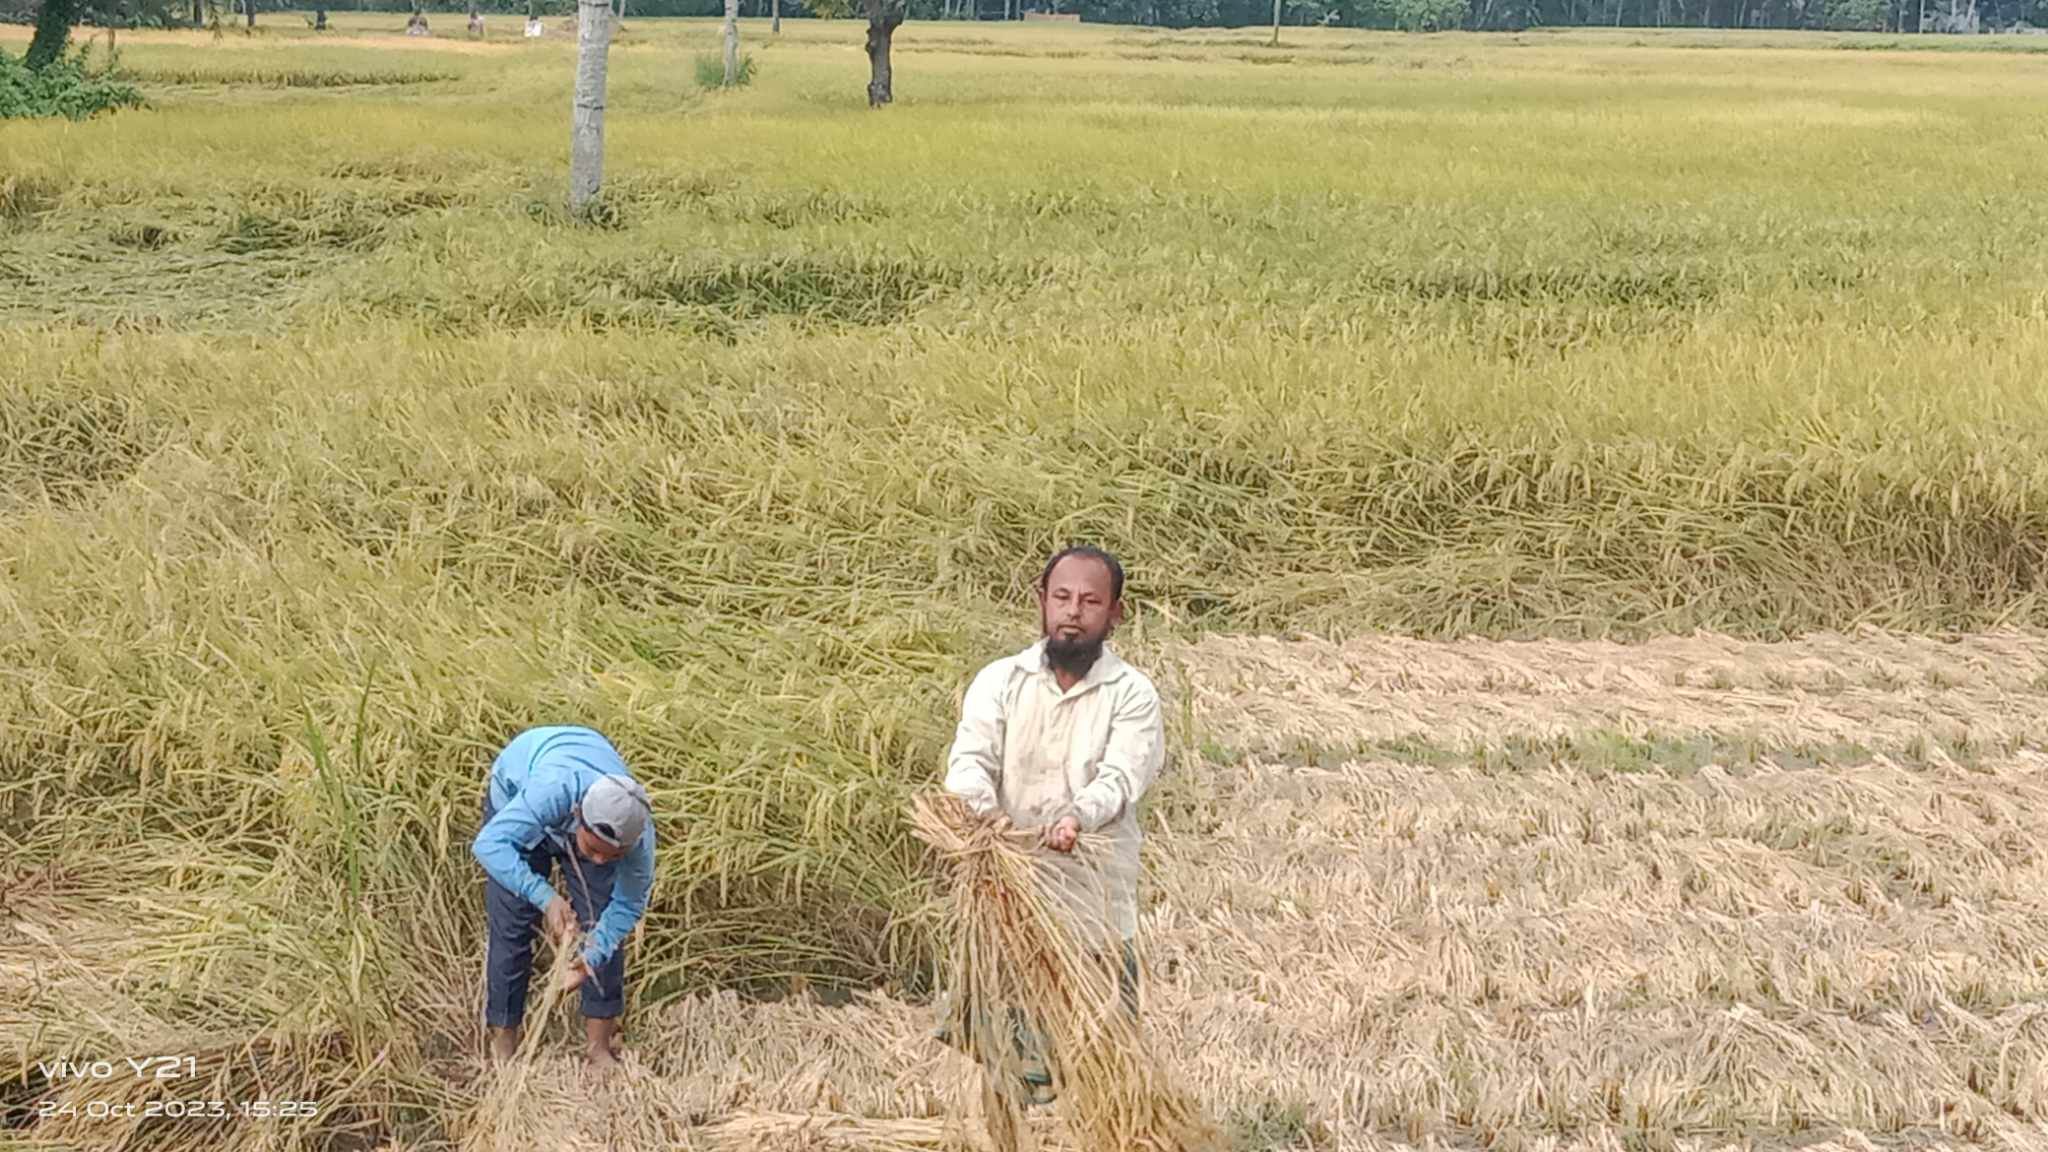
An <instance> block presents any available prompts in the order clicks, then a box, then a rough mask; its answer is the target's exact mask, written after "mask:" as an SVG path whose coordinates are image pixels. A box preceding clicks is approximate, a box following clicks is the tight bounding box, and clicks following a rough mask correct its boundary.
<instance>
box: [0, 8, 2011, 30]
mask: <svg viewBox="0 0 2048 1152" xmlns="http://www.w3.org/2000/svg"><path fill="white" fill-rule="evenodd" d="M52 2H53V3H62V2H64V0H52ZM739 2H740V15H741V16H742V17H744V18H754V17H759V18H767V17H768V16H769V15H770V7H771V4H772V3H773V2H774V0H739ZM70 3H72V4H74V5H75V6H76V8H77V9H78V16H79V18H80V19H81V20H82V21H83V22H84V23H88V24H92V25H96V26H105V25H107V24H114V25H116V26H120V27H178V26H181V25H189V24H191V23H192V22H193V21H194V20H195V19H202V20H203V19H205V18H206V17H205V15H204V13H205V11H206V10H207V6H208V5H215V6H218V7H220V8H221V9H222V10H224V11H230V12H232V13H233V14H235V15H237V16H242V15H244V14H246V13H247V12H248V6H247V4H245V3H244V0H205V2H204V3H203V4H202V5H201V6H200V7H199V8H198V9H196V11H198V12H199V13H201V14H200V15H198V16H195V15H194V13H195V8H194V6H193V4H192V0H70ZM249 3H252V4H253V6H254V9H255V12H256V13H263V12H285V11H296V10H299V9H302V8H306V7H309V0H296V2H294V0H249ZM38 7H39V5H37V4H36V3H35V2H34V0H0V19H11V20H16V21H21V22H27V21H29V20H32V19H33V18H34V16H35V14H36V11H37V9H38ZM623 7H624V17H625V18H626V19H629V20H630V19H632V18H633V17H635V16H643V17H647V16H700V17H703V16H712V17H716V16H723V15H724V14H725V12H724V8H725V0H624V5H623ZM326 8H327V10H328V11H331V12H349V11H366V12H400V13H402V12H410V11H413V10H415V9H423V10H425V11H427V12H468V11H471V10H473V9H475V10H481V11H483V12H487V13H517V14H520V15H525V14H526V13H527V12H529V11H535V12H537V13H539V14H541V15H550V16H573V15H574V14H575V13H576V0H479V2H478V3H476V4H474V5H472V4H471V3H470V2H469V0H422V2H420V3H415V2H414V0H348V2H343V3H334V4H328V5H326ZM1280 8H1281V13H1280V19H1281V23H1283V24H1287V25H1293V26H1301V25H1316V24H1329V25H1332V26H1334V27H1339V28H1374V29H1389V30H1402V31H1446V30H1451V29H1467V30H1472V31H1513V30H1523V29H1531V28H1574V27H1596V28H1616V27H1618V28H1780V29H1810V30H1816V31H1818V30H1837V31H1852V30H1865V31H1873V32H1905V33H1919V32H1929V33H1935V32H1969V31H1984V32H1991V31H2004V30H2007V29H2010V28H2013V27H2015V26H2022V27H2029V26H2030V27H2034V28H2048V0H1281V5H1280ZM780 9H781V12H780V14H781V15H782V16H784V17H788V18H791V19H807V18H821V17H822V18H828V19H829V18H837V17H859V16H864V15H865V14H866V13H865V10H864V5H863V4H862V3H861V0H781V3H780ZM903 11H904V16H905V17H906V18H908V19H911V20H942V19H967V20H976V19H979V20H1002V19H1006V18H1009V19H1016V18H1019V17H1021V16H1022V15H1023V14H1024V13H1026V12H1060V13H1068V14H1074V15H1078V16H1079V17H1080V18H1081V19H1082V20H1083V21H1087V22H1095V23H1105V24H1136V25H1149V26H1153V27H1162V28H1244V27H1254V26H1259V27H1265V26H1270V25H1271V24H1272V23H1273V3H1272V0H908V2H907V4H905V5H903Z"/></svg>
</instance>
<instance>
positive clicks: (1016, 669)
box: [942, 547, 1166, 1103]
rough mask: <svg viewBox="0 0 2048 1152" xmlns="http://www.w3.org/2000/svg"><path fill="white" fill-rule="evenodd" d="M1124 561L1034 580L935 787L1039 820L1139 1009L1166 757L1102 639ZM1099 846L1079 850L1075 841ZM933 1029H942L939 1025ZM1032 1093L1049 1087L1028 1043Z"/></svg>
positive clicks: (1129, 671) (1161, 737) (1081, 920)
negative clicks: (1146, 845)
mask: <svg viewBox="0 0 2048 1152" xmlns="http://www.w3.org/2000/svg"><path fill="white" fill-rule="evenodd" d="M1123 595H1124V570H1123V566H1122V565H1120V564H1118V563H1117V560H1116V558H1115V557H1114V556H1111V555H1110V554H1109V553H1107V552H1104V551H1102V550H1100V549H1097V548H1088V547H1075V548H1068V549H1066V550H1065V551H1063V552H1061V553H1059V554H1058V555H1056V556H1054V557H1053V558H1052V560H1051V561H1050V562H1048V563H1047V564H1046V566H1045V571H1044V572H1043V573H1041V574H1040V576H1039V579H1038V611H1039V634H1040V635H1039V640H1038V642H1037V643H1035V644H1033V645H1032V646H1031V647H1029V648H1026V649H1025V650H1024V651H1022V652H1019V653H1017V654H1015V655H1013V656H1006V657H1004V658H1003V659H1000V660H997V661H996V662H994V663H993V664H990V665H988V666H987V667H986V668H983V669H982V670H981V672H980V673H979V674H978V675H976V676H975V678H974V682H973V684H972V685H971V686H969V688H968V689H967V698H966V701H965V702H964V704H963V706H962V709H961V715H960V725H959V729H958V731H957V732H956V733H955V735H954V738H953V747H952V751H951V753H950V754H949V755H948V757H947V760H946V790H947V791H948V792H951V793H953V794H955V795H957V796H960V797H961V798H963V799H964V800H966V801H967V804H968V806H969V807H971V808H973V809H974V810H975V811H976V812H979V813H981V814H982V815H985V816H994V815H996V814H998V813H1000V814H1003V815H1006V816H1008V817H1009V818H1010V821H1011V822H1012V823H1014V824H1016V825H1017V826H1018V827H1020V828H1034V827H1035V828H1038V829H1040V834H1039V838H1040V842H1041V844H1042V845H1043V846H1044V848H1045V849H1046V851H1047V857H1048V860H1049V862H1050V863H1052V865H1053V866H1054V875H1055V876H1056V878H1057V882H1058V883H1057V895H1058V897H1059V899H1060V904H1061V906H1062V908H1063V909H1064V910H1065V912H1066V913H1067V915H1068V918H1069V922H1070V923H1071V925H1072V927H1073V930H1074V932H1075V934H1076V936H1077V937H1078V938H1079V939H1080V941H1081V942H1082V943H1083V944H1084V945H1086V946H1090V947H1092V948H1094V949H1096V950H1097V951H1098V952H1100V953H1104V954H1107V953H1110V952H1111V950H1112V949H1115V950H1117V951H1119V952H1121V960H1122V965H1121V969H1120V972H1119V981H1118V984H1119V990H1120V992H1121V993H1122V997H1123V1005H1124V1008H1125V1010H1126V1011H1128V1012H1129V1013H1130V1014H1131V1015H1132V1016H1133V1017H1134V1018H1135V1017H1136V1015H1137V1012H1138V961H1137V953H1136V950H1135V948H1134V947H1133V941H1134V940H1135V938H1136V936H1137V933H1138V848H1139V843H1140V841H1141V840H1142V838H1143V837H1142V836H1141V834H1140V833H1139V831H1138V811H1137V809H1138V801H1139V799H1140V798H1142V797H1143V796H1144V795H1145V790H1146V789H1147V788H1149V787H1151V785H1152V782H1153V780H1154V779H1155V778H1156V777H1157V776H1158V774H1159V771H1160V767H1161V765H1162V764H1163V763H1164V761H1165V758H1166V736H1165V727H1164V724H1163V722H1162V720H1161V718H1160V711H1159V692H1158V690H1157V689H1156V688H1154V687H1153V684H1152V681H1151V680H1150V679H1148V678H1147V677H1146V676H1145V674H1144V673H1142V672H1140V671H1138V670H1137V669H1136V668H1133V667H1131V666H1130V665H1128V664H1126V663H1124V662H1123V661H1122V660H1121V659H1119V658H1118V657H1117V654H1116V653H1115V652H1113V651H1111V650H1110V648H1109V646H1108V641H1109V637H1110V634H1111V633H1113V632H1114V631H1115V630H1116V628H1117V626H1118V625H1120V624H1122V623H1123V618H1124V604H1123ZM1086 839H1095V840H1099V841H1100V842H1101V849H1102V850H1101V851H1099V852H1092V853H1090V854H1088V855H1087V856H1077V855H1075V854H1074V848H1075V846H1076V845H1077V844H1080V843H1081V842H1082V841H1083V840H1086ZM942 1035H943V1030H942ZM1024 1079H1025V1083H1026V1085H1027V1086H1028V1087H1029V1088H1030V1090H1031V1096H1032V1100H1033V1102H1035V1103H1044V1102H1047V1101H1049V1100H1050V1099H1051V1097H1052V1091H1051V1089H1052V1080H1051V1077H1050V1075H1049V1074H1048V1072H1047V1070H1046V1068H1045V1065H1044V1061H1043V1059H1042V1058H1041V1057H1039V1056H1037V1055H1036V1054H1027V1056H1026V1060H1025V1076H1024Z"/></svg>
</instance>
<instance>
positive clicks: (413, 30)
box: [405, 8, 432, 36]
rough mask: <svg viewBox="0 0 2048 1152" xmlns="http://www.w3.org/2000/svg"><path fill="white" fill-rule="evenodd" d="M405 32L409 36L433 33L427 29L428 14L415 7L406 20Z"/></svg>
mask: <svg viewBox="0 0 2048 1152" xmlns="http://www.w3.org/2000/svg"><path fill="white" fill-rule="evenodd" d="M405 34H406V35H407V36H429V35H432V33H430V32H428V31H427V14H426V13H425V12H422V11H420V10H419V9H417V8H415V9H413V10H412V16H411V17H409V18H408V19H407V20H406V22H405Z"/></svg>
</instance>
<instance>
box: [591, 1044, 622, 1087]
mask: <svg viewBox="0 0 2048 1152" xmlns="http://www.w3.org/2000/svg"><path fill="white" fill-rule="evenodd" d="M618 1068H619V1058H618V1057H616V1056H614V1055H612V1050H611V1048H610V1046H609V1045H607V1046H605V1047H602V1048H592V1049H591V1050H590V1070H591V1072H592V1073H594V1074H595V1075H596V1076H597V1077H598V1078H599V1079H601V1080H604V1079H610V1078H611V1074H612V1073H614V1072H616V1071H618Z"/></svg>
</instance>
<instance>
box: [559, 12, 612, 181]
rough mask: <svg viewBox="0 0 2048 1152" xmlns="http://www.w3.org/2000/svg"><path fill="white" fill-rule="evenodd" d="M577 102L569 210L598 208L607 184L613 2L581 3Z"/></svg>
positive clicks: (571, 135) (571, 122) (571, 123)
mask: <svg viewBox="0 0 2048 1152" xmlns="http://www.w3.org/2000/svg"><path fill="white" fill-rule="evenodd" d="M576 11H577V16H578V19H577V21H576V103H575V106H574V108H573V109H572V111H571V114H570V118H569V210H570V212H572V213H574V214H575V215H577V216H583V215H586V214H588V213H589V211H590V210H591V208H592V207H594V206H595V201H596V200H597V194H598V191H599V189H600V188H601V187H602V186H603V184H604V70H605V62H606V55H607V53H608V52H609V50H610V48H611V39H612V6H611V3H610V0H577V4H576Z"/></svg>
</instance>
